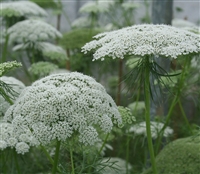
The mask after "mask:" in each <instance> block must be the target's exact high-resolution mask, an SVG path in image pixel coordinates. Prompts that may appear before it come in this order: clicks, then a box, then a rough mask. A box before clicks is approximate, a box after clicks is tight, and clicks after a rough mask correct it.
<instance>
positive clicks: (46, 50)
mask: <svg viewBox="0 0 200 174" xmlns="http://www.w3.org/2000/svg"><path fill="white" fill-rule="evenodd" d="M33 47H34V49H35V50H38V51H41V52H42V54H43V56H45V57H47V58H49V59H51V60H61V61H62V60H67V59H68V57H67V54H66V51H65V50H64V49H63V48H62V47H60V46H57V45H54V44H51V43H49V42H35V43H33V42H29V43H23V44H18V45H16V46H15V47H13V51H18V50H26V49H30V48H33Z"/></svg>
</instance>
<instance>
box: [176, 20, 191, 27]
mask: <svg viewBox="0 0 200 174" xmlns="http://www.w3.org/2000/svg"><path fill="white" fill-rule="evenodd" d="M172 26H174V27H177V28H183V27H194V26H195V24H194V23H192V22H190V21H187V20H183V19H172Z"/></svg>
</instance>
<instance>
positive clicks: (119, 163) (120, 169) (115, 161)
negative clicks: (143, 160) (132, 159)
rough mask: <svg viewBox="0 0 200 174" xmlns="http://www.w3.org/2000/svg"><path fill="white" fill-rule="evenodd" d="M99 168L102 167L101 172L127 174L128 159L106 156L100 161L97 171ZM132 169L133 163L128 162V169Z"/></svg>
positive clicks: (101, 173) (103, 173) (102, 173)
mask: <svg viewBox="0 0 200 174" xmlns="http://www.w3.org/2000/svg"><path fill="white" fill-rule="evenodd" d="M101 164H102V166H101ZM104 165H106V167H104ZM101 168H103V169H101ZM98 169H100V171H99V173H100V174H105V173H107V174H126V161H125V160H123V159H121V158H117V157H110V158H109V157H105V158H103V160H101V161H100V165H99V166H98V167H97V171H98ZM131 169H132V166H131V164H128V170H131Z"/></svg>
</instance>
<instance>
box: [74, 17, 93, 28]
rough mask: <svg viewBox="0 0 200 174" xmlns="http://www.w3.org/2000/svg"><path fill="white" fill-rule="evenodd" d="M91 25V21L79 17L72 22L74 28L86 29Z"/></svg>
mask: <svg viewBox="0 0 200 174" xmlns="http://www.w3.org/2000/svg"><path fill="white" fill-rule="evenodd" d="M90 25H91V19H90V18H88V17H79V18H77V19H75V20H74V21H73V22H72V27H74V28H76V27H78V28H84V27H88V26H90Z"/></svg>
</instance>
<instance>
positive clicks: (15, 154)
mask: <svg viewBox="0 0 200 174" xmlns="http://www.w3.org/2000/svg"><path fill="white" fill-rule="evenodd" d="M13 154H14V160H15V165H16V168H17V173H18V174H20V173H21V172H20V168H19V164H18V161H17V152H16V151H15V150H14V149H13Z"/></svg>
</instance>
